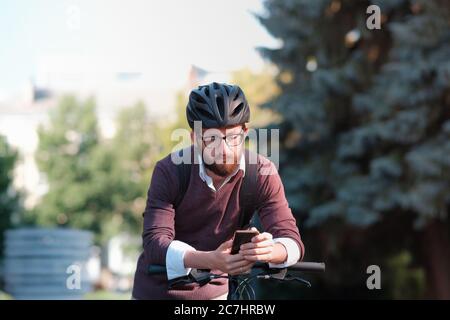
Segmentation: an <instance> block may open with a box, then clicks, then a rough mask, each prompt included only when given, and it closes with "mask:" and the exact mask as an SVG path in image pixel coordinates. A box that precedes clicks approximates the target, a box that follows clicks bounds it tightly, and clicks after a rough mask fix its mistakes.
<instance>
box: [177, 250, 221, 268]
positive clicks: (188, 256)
mask: <svg viewBox="0 0 450 320" xmlns="http://www.w3.org/2000/svg"><path fill="white" fill-rule="evenodd" d="M184 266H185V268H197V269H214V268H215V264H214V256H213V251H186V253H185V254H184Z"/></svg>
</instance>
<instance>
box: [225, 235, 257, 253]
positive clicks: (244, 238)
mask: <svg viewBox="0 0 450 320" xmlns="http://www.w3.org/2000/svg"><path fill="white" fill-rule="evenodd" d="M258 234H259V232H258V231H256V230H237V231H236V232H235V233H234V240H233V245H232V246H231V254H236V253H238V252H239V248H240V247H241V245H243V244H244V243H248V242H251V241H252V238H253V237H254V236H256V235H258Z"/></svg>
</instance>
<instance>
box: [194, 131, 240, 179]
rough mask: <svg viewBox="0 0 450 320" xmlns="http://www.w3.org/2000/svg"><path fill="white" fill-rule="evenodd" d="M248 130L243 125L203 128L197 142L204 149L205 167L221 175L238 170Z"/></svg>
mask: <svg viewBox="0 0 450 320" xmlns="http://www.w3.org/2000/svg"><path fill="white" fill-rule="evenodd" d="M247 131H248V129H247V128H245V127H244V126H242V125H238V126H233V127H227V128H211V129H202V136H201V137H198V136H197V137H196V143H197V146H198V147H200V146H201V148H199V149H200V150H202V157H203V163H204V165H205V167H206V168H207V169H209V170H211V171H212V172H214V173H215V174H217V175H218V176H221V177H226V176H228V175H230V174H232V173H233V172H234V171H236V170H237V168H238V167H239V160H240V158H241V154H242V151H243V149H244V139H245V135H246V133H247ZM225 137H226V141H225Z"/></svg>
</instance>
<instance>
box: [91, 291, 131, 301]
mask: <svg viewBox="0 0 450 320" xmlns="http://www.w3.org/2000/svg"><path fill="white" fill-rule="evenodd" d="M83 298H84V299H85V300H130V299H131V292H124V293H119V292H112V291H106V290H99V291H94V292H89V293H87V294H86V295H85V296H84V297H83Z"/></svg>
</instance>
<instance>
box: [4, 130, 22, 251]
mask: <svg viewBox="0 0 450 320" xmlns="http://www.w3.org/2000/svg"><path fill="white" fill-rule="evenodd" d="M17 156H18V155H17V152H16V151H15V150H13V149H12V148H11V147H10V146H9V145H8V143H7V141H6V138H5V137H4V136H2V135H0V257H1V256H2V252H3V239H4V234H3V232H4V231H5V230H6V229H8V228H10V227H11V226H12V219H11V218H12V216H13V214H14V213H17V212H18V210H19V194H18V193H17V192H16V191H15V190H14V189H13V188H12V181H13V170H14V165H15V163H16V160H17Z"/></svg>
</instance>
